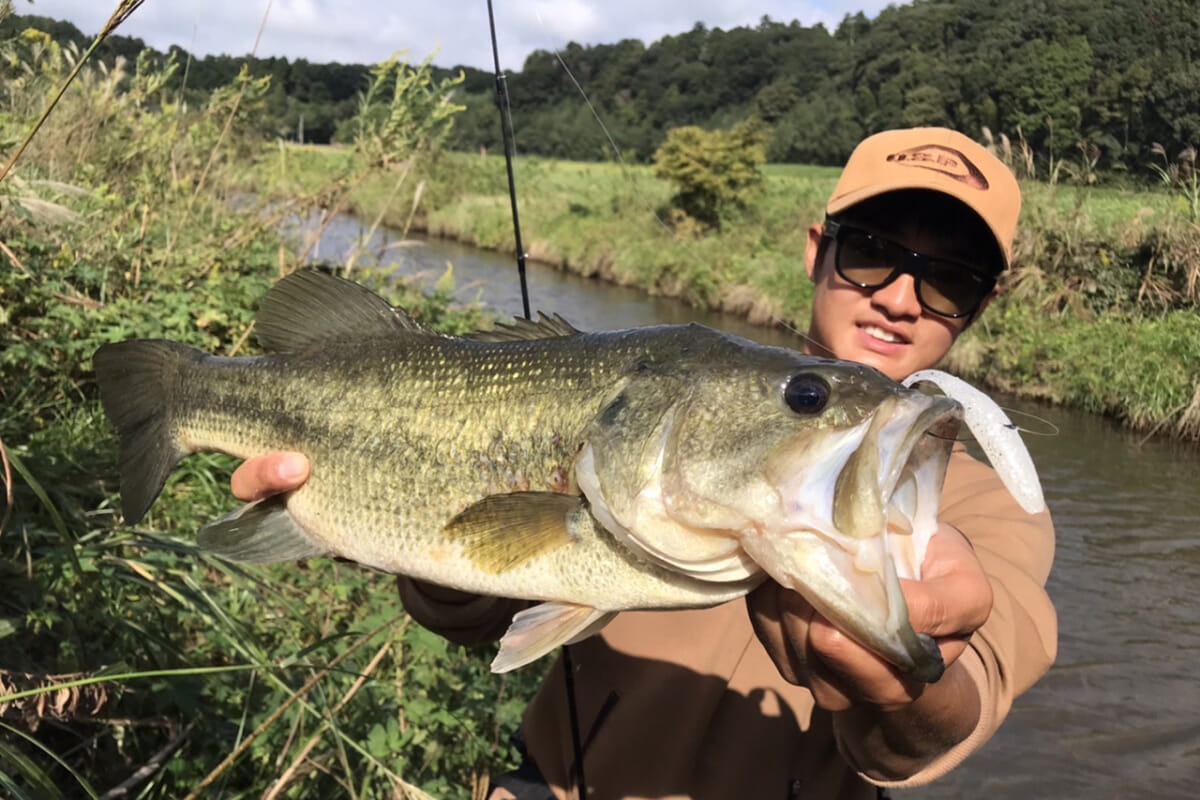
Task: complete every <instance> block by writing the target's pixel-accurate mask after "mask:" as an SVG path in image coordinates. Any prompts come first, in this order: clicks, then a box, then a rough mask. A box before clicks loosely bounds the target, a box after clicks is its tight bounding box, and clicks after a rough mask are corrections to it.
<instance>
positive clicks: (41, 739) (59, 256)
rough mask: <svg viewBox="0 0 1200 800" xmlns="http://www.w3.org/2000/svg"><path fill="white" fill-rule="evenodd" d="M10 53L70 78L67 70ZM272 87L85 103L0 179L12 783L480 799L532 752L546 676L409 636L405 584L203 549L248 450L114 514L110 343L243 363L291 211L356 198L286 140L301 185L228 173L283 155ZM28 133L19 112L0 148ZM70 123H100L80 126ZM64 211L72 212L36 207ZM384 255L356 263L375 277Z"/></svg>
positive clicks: (0, 583) (193, 460) (3, 648)
mask: <svg viewBox="0 0 1200 800" xmlns="http://www.w3.org/2000/svg"><path fill="white" fill-rule="evenodd" d="M10 55H13V56H16V57H18V58H19V59H20V58H24V60H25V62H27V63H28V66H29V67H30V69H31V70H34V71H40V72H41V73H44V74H43V77H44V78H45V81H44V83H45V85H46V86H47V87H49V88H51V89H53V88H55V87H57V86H58V85H60V84H61V79H62V73H61V70H62V64H61V63H59V64H56V63H54V62H53V61H50V60H45V59H39V58H38V57H36V54H34V55H31V54H28V53H17V52H13V53H10ZM89 69H90V68H85V69H84V71H83V74H82V76H81V79H80V80H81V81H83V82H84V83H85V84H86V83H87V82H89V81H93V80H95V79H96V78H97V76H96V74H95V73H92V72H89V71H88V70H89ZM118 77H119V76H118ZM159 77H161V76H159ZM142 79H144V80H147V81H149V82H153V81H154V79H155V75H154V74H151V73H143V74H142ZM119 83H120V81H118V80H114V81H113V82H112V85H118V84H119ZM88 85H90V84H88ZM7 88H9V89H11V88H12V87H11V86H9V87H7ZM261 90H262V87H261V86H253V85H235V86H232V87H229V88H228V90H227V91H222V92H218V93H217V95H218V98H219V99H220V102H216V103H214V105H212V106H211V107H208V108H204V109H194V110H191V111H189V110H187V109H184V108H182V107H179V106H174V105H172V104H170V103H169V102H163V98H162V97H161V96H159V95H155V98H154V102H152V103H150V102H147V99H146V96H144V95H138V94H137V93H136V92H130V93H126V94H114V93H111V92H110V93H103V92H93V91H71V92H67V93H66V94H64V99H63V101H62V102H61V103H60V104H59V106H58V107H57V108H56V109H55V113H54V114H53V115H51V117H50V119H49V121H48V123H47V126H46V128H45V129H44V130H43V131H42V132H41V134H39V136H38V137H35V138H34V140H33V142H32V144H31V146H30V148H29V150H28V151H27V152H26V154H25V156H24V157H23V159H22V161H21V163H20V165H19V168H18V174H19V177H20V178H21V182H20V183H15V182H9V181H6V182H4V183H2V184H0V201H2V202H3V203H4V204H5V209H6V213H5V214H4V215H2V216H0V241H3V242H4V244H5V249H4V250H3V251H0V260H3V262H4V263H3V266H2V267H0V456H2V458H0V462H3V463H0V477H2V476H5V475H6V471H5V470H4V469H3V466H4V463H7V464H8V465H10V466H11V467H12V469H11V474H12V476H13V477H12V480H11V486H10V485H9V484H8V481H7V479H6V478H5V480H4V483H3V484H2V485H0V498H3V499H2V500H0V695H3V696H5V700H6V702H5V703H2V704H0V714H2V715H3V716H2V720H0V795H3V796H5V797H14V798H25V797H97V796H101V795H103V794H104V793H106V792H109V791H111V790H114V789H115V788H117V787H120V786H121V785H122V784H123V783H124V782H125V781H129V780H132V781H133V783H132V784H131V785H130V786H129V793H128V794H127V795H126V796H131V797H140V798H182V797H185V796H189V793H194V792H196V791H197V790H200V789H202V788H203V791H204V794H205V796H211V797H249V796H256V797H257V796H262V795H263V794H264V792H266V791H268V790H269V789H272V787H277V788H279V789H280V790H281V791H283V792H284V794H283V795H282V796H286V797H290V798H303V797H314V798H324V797H331V796H339V797H342V796H344V797H356V798H364V800H365V799H367V798H392V797H396V796H402V795H403V796H416V795H413V794H412V793H413V792H418V791H420V790H423V791H425V792H428V793H431V794H434V795H436V796H438V797H446V798H453V797H463V798H465V797H468V796H470V794H471V790H472V786H473V784H474V783H476V782H478V780H479V779H480V777H481V776H482V775H485V774H487V773H488V772H489V771H492V770H497V769H503V768H505V767H506V766H508V765H510V764H511V763H512V761H513V759H514V752H513V749H512V746H511V744H510V742H509V740H508V733H509V732H510V731H512V730H513V729H514V728H515V726H516V725H517V722H518V718H519V715H520V713H521V710H522V709H523V707H524V702H525V699H526V698H527V697H528V696H529V694H530V693H531V691H532V690H533V688H534V686H536V684H537V683H538V679H539V674H538V669H537V668H536V667H535V668H534V669H532V670H525V671H521V672H520V673H518V674H516V675H514V676H511V677H505V678H498V677H496V676H493V675H491V674H490V671H489V669H488V666H487V662H488V659H489V657H490V653H489V652H486V651H484V652H480V651H472V650H468V649H465V648H461V647H456V646H452V645H449V644H448V643H447V642H446V641H445V640H444V639H442V638H440V637H437V636H434V635H433V634H430V633H429V632H428V631H425V630H423V629H421V628H420V627H419V626H417V625H414V624H410V623H409V622H408V619H407V617H406V616H405V615H404V613H403V610H402V608H401V606H400V603H399V597H398V593H397V591H396V587H395V583H394V579H393V578H392V577H391V576H388V575H383V574H379V573H374V572H371V571H369V570H365V569H362V568H359V567H357V566H355V565H348V564H341V563H338V562H335V561H332V560H314V561H311V562H307V563H303V564H282V565H273V566H268V567H238V566H232V565H230V564H227V563H225V562H222V561H220V560H217V559H213V558H210V557H209V556H207V555H206V554H204V553H203V552H201V551H199V550H198V549H197V547H196V545H195V535H194V534H195V531H196V529H197V527H198V526H199V525H200V524H202V523H203V522H204V521H207V520H211V519H213V518H215V517H217V516H219V515H221V514H224V513H225V512H227V511H229V510H231V509H232V508H233V507H235V506H236V502H235V501H233V499H232V498H231V497H230V494H229V474H230V471H231V469H232V467H233V462H232V461H231V459H228V458H225V457H221V456H217V455H212V454H203V455H195V456H191V457H189V458H187V459H185V460H184V462H183V463H182V464H181V465H180V468H179V469H178V470H177V471H176V472H175V473H174V474H173V475H172V476H171V478H170V480H169V481H168V482H167V485H166V487H165V488H164V491H163V493H162V496H161V497H160V498H159V499H158V501H157V502H156V503H155V505H154V507H153V509H152V510H151V512H150V514H149V515H148V516H147V517H146V518H145V519H144V520H142V521H141V523H139V524H138V525H137V526H136V527H131V526H129V525H126V524H124V523H123V522H122V521H121V518H120V515H119V513H118V512H117V508H118V506H119V504H118V495H117V489H118V478H117V474H116V469H117V463H118V459H117V452H116V443H115V440H114V435H113V432H112V430H111V428H110V426H109V424H108V422H107V421H106V420H105V418H104V416H103V414H102V413H101V411H100V407H99V403H98V401H97V397H96V387H95V385H94V379H93V375H92V373H91V357H92V354H93V353H94V352H95V350H96V348H97V347H98V346H100V345H101V344H102V343H105V342H110V341H117V340H122V339H128V338H144V337H164V338H170V339H174V340H177V341H182V342H186V343H188V344H191V345H193V346H195V347H198V348H200V349H202V350H204V351H206V352H212V353H231V352H234V351H237V352H240V353H245V352H252V351H253V347H254V343H253V339H252V338H250V337H248V334H249V333H250V325H251V319H252V316H253V313H254V310H255V308H256V307H257V305H258V303H259V301H260V300H261V297H262V295H263V294H264V292H265V290H266V288H267V287H268V286H269V285H270V284H271V282H272V281H273V280H274V279H275V278H276V277H277V276H278V275H279V274H280V273H281V271H284V270H287V269H289V268H291V267H293V266H295V265H296V264H297V263H298V262H299V257H300V253H299V252H298V249H297V247H296V243H291V242H286V241H282V240H281V239H280V236H279V234H278V232H277V222H278V221H279V220H280V219H281V218H282V217H284V216H285V215H287V214H292V213H306V212H307V211H308V210H310V209H311V208H312V207H314V206H316V205H325V206H326V207H328V206H329V205H332V204H335V203H337V202H338V199H339V198H340V197H341V196H343V195H344V194H345V193H346V192H347V191H348V190H349V188H350V187H352V186H355V185H361V181H359V179H358V176H359V175H360V174H361V173H359V172H357V171H356V170H357V167H358V166H359V162H358V161H357V160H356V159H355V158H354V157H353V156H352V155H351V154H350V153H348V152H345V151H343V152H337V151H332V150H322V151H321V152H320V153H314V152H310V151H308V150H305V149H301V148H294V149H285V150H282V151H281V150H280V149H279V148H277V147H276V148H274V149H273V150H272V155H273V159H264V160H262V168H263V169H264V170H265V171H266V172H267V173H269V175H268V177H267V178H266V180H269V181H270V182H271V183H272V184H274V185H276V186H278V187H279V189H278V190H277V191H278V193H280V194H282V193H285V192H286V193H288V194H290V195H294V196H295V197H296V200H295V202H292V203H285V204H279V203H267V202H266V200H265V198H264V201H263V202H262V203H259V204H257V205H251V206H249V207H247V206H246V202H245V194H244V191H243V190H242V189H241V188H239V184H238V182H237V181H236V180H235V178H240V177H243V176H244V174H245V172H246V171H247V170H248V169H249V158H248V155H249V154H251V153H254V154H256V155H257V154H259V153H261V152H262V148H263V147H264V144H263V143H262V141H261V140H260V139H257V138H255V137H254V136H252V135H250V133H249V132H248V131H247V130H246V127H247V126H248V125H249V123H250V122H252V121H253V119H254V115H255V108H256V106H255V104H256V102H258V101H259V100H260V99H261ZM0 94H2V95H4V96H5V97H11V96H12V94H11V93H0ZM23 99H25V100H28V98H23ZM28 105H29V107H30V108H31V109H34V111H33V112H31V113H36V111H40V109H41V107H42V104H41V103H37V102H29V103H28ZM235 109H236V111H235ZM31 121H32V120H31V119H30V117H29V116H27V115H25V116H22V115H21V114H18V113H16V112H15V110H14V109H12V108H3V109H0V139H4V140H5V141H15V140H17V139H18V138H19V136H20V135H21V134H22V133H23V132H24V130H26V129H27V126H28V125H29V124H31ZM230 122H232V124H231V125H230V126H229V131H228V133H224V132H223V131H225V129H226V125H227V123H230ZM78 130H86V131H89V132H90V133H89V136H88V137H85V138H83V139H82V140H81V139H79V138H78V137H74V138H73V137H69V136H66V135H64V134H63V131H78ZM375 145H376V147H377V150H378V147H379V146H385V147H386V146H388V142H387V141H386V140H385V139H383V138H379V137H377V138H376V140H375ZM396 174H397V173H395V172H392V173H390V174H389V175H388V177H389V178H392V179H394V177H395V175H396ZM64 186H68V187H70V190H69V191H64V190H63V189H62V187H64ZM38 192H43V193H45V192H53V194H52V195H49V194H38ZM47 198H52V199H53V200H54V201H55V202H58V203H61V204H63V207H65V208H67V209H68V210H69V211H70V212H72V216H71V218H70V222H69V224H58V223H56V222H55V221H54V219H55V218H56V216H59V215H57V214H45V213H43V212H44V211H45V208H46V206H45V204H44V203H42V202H39V201H43V200H45V199H47ZM226 199H231V200H233V201H234V202H232V203H227V202H225V201H226ZM370 266H371V265H370V264H369V263H366V264H363V265H361V268H362V271H361V272H360V273H358V277H359V278H360V279H361V280H364V281H368V282H371V283H372V284H379V283H380V281H379V279H378V278H377V277H376V276H375V275H374V274H373V273H372V272H371V270H370ZM379 288H381V289H383V290H384V291H385V292H386V293H387V294H388V296H389V297H391V298H392V299H393V301H394V302H396V303H399V304H402V305H405V306H406V307H408V308H409V309H410V310H412V311H413V313H414V314H416V315H417V316H418V317H420V318H421V319H423V320H424V321H426V322H428V323H430V324H432V325H434V326H435V327H437V328H438V329H440V330H445V331H461V330H463V329H469V328H473V327H475V326H476V325H477V324H478V322H479V314H478V312H477V311H476V310H473V309H462V310H454V309H449V308H448V307H447V306H448V303H447V296H446V294H445V293H444V292H438V291H433V292H431V293H429V294H425V293H422V292H420V291H418V290H414V289H407V288H405V287H382V286H380V287H379ZM6 489H11V491H12V504H11V508H10V507H9V503H8V498H7V497H6V496H5V492H4V491H3V490H6ZM10 511H11V515H9V514H7V512H10ZM542 666H543V667H544V666H547V665H542Z"/></svg>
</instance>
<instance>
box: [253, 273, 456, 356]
mask: <svg viewBox="0 0 1200 800" xmlns="http://www.w3.org/2000/svg"><path fill="white" fill-rule="evenodd" d="M254 327H255V332H256V334H257V336H258V342H259V344H261V345H262V346H263V348H264V349H266V350H269V351H271V352H274V353H296V352H303V351H305V350H309V349H310V348H312V347H314V346H316V345H321V344H326V343H328V342H335V341H342V342H344V341H355V340H360V339H374V338H378V337H380V336H392V335H396V334H399V333H406V332H408V333H424V334H428V335H431V336H436V335H438V334H435V333H434V332H433V331H432V330H431V329H429V328H428V327H426V326H424V325H422V324H421V323H419V322H417V321H416V320H414V319H412V318H411V317H409V316H408V315H407V314H405V313H404V311H402V310H401V309H398V308H395V307H393V306H392V304H391V303H389V302H388V301H387V300H384V299H383V298H382V297H380V296H379V295H377V294H375V293H374V292H372V291H371V290H370V289H367V288H366V287H365V286H360V285H358V284H357V283H354V282H353V281H348V280H346V279H345V278H339V277H337V276H336V275H330V274H328V273H326V272H320V271H318V270H313V269H306V270H301V271H299V272H293V273H292V274H291V275H287V276H285V277H284V278H282V279H281V280H280V281H279V282H278V283H276V284H275V285H274V286H273V287H271V290H270V291H269V292H267V295H266V297H264V298H263V301H262V305H261V306H259V309H258V315H257V316H256V317H255V318H254Z"/></svg>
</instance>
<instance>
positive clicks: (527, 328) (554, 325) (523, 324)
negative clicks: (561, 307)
mask: <svg viewBox="0 0 1200 800" xmlns="http://www.w3.org/2000/svg"><path fill="white" fill-rule="evenodd" d="M577 333H580V331H579V330H578V329H577V328H576V327H575V326H574V325H572V324H571V323H569V322H567V321H566V320H565V319H563V318H562V317H560V316H559V315H558V314H553V315H550V316H547V315H546V313H545V312H544V311H539V312H538V319H537V322H534V321H533V320H528V319H520V318H517V319H514V320H513V321H512V322H498V323H496V327H494V328H492V329H491V330H488V331H475V332H474V333H468V334H467V335H466V336H464V337H463V338H464V339H470V340H471V341H474V342H521V341H527V340H530V339H558V338H560V337H563V336H574V335H576V334H577Z"/></svg>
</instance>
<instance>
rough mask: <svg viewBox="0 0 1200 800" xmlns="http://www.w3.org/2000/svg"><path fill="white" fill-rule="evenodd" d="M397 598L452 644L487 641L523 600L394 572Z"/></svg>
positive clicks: (501, 629)
mask: <svg viewBox="0 0 1200 800" xmlns="http://www.w3.org/2000/svg"><path fill="white" fill-rule="evenodd" d="M396 585H397V587H398V588H399V589H400V601H401V602H402V603H403V604H404V610H405V611H407V612H408V615H409V616H410V617H412V618H413V619H415V620H416V621H417V622H419V623H421V625H423V626H425V627H426V628H428V629H429V630H431V631H433V632H434V633H436V634H438V635H439V636H444V637H446V638H447V639H449V640H450V641H452V642H454V643H455V644H462V645H468V646H474V645H481V644H489V643H491V642H494V641H496V640H497V639H499V638H500V637H501V636H502V635H503V634H504V632H505V631H506V630H508V626H509V624H510V623H511V622H512V618H513V615H514V614H516V613H517V612H518V611H520V610H521V609H523V608H525V607H526V606H528V605H529V603H528V602H527V601H525V600H510V599H507V598H502V597H487V596H485V595H477V594H468V593H466V592H459V591H456V590H454V589H447V588H445V587H442V586H437V585H436V584H432V583H424V582H423V581H417V580H413V579H412V578H406V577H404V576H403V575H398V576H396Z"/></svg>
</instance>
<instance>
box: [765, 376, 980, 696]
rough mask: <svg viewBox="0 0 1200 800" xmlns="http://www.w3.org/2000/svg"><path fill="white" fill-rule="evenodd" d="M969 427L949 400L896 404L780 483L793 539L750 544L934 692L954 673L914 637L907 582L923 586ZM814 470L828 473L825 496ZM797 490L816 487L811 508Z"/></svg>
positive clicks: (785, 579)
mask: <svg viewBox="0 0 1200 800" xmlns="http://www.w3.org/2000/svg"><path fill="white" fill-rule="evenodd" d="M961 421H962V407H961V406H960V405H959V404H958V403H957V402H955V401H954V400H951V399H950V398H947V397H943V396H927V395H923V394H920V393H917V392H913V393H911V394H905V395H897V396H894V397H891V398H889V399H888V400H886V401H884V402H883V403H882V404H880V407H879V408H878V410H877V411H876V413H875V414H873V415H872V416H871V418H870V419H868V420H866V421H864V422H863V423H861V424H860V425H858V426H856V427H855V428H852V429H849V430H846V431H844V432H843V433H842V434H839V435H838V436H836V437H830V441H829V443H828V444H827V449H826V452H825V453H824V456H823V458H822V459H821V463H820V464H819V465H818V466H816V467H814V465H813V464H812V463H809V464H807V465H804V467H803V469H802V471H801V472H797V470H798V469H801V467H800V465H799V464H794V465H791V466H790V467H789V468H788V471H789V472H790V473H791V474H792V475H793V476H795V477H793V478H792V479H791V480H789V481H783V482H782V483H777V486H778V487H779V489H780V491H781V494H782V496H783V497H784V498H787V501H788V503H787V507H789V508H790V513H789V514H788V515H787V517H786V518H785V519H784V520H783V521H782V523H783V525H784V527H785V528H786V530H785V531H780V532H779V534H776V535H762V534H763V532H759V533H758V534H757V535H748V536H744V537H743V540H742V541H743V546H744V547H745V549H746V550H747V552H749V553H750V555H751V556H752V557H753V558H754V560H755V561H757V562H758V563H759V564H761V565H762V566H763V567H764V569H766V571H767V572H768V574H770V575H771V577H772V578H774V579H775V580H776V581H777V582H778V583H780V584H782V585H784V586H787V587H789V588H792V589H794V590H795V591H798V592H799V593H800V594H802V595H804V596H805V598H806V599H807V600H808V601H809V603H810V604H811V605H812V606H813V607H814V608H815V609H816V610H817V611H818V612H820V613H821V614H822V615H823V616H825V617H826V618H827V619H829V621H830V622H832V623H833V624H834V625H836V626H837V627H838V628H839V629H841V630H842V631H843V632H844V633H846V635H848V636H850V637H851V638H853V639H854V640H855V641H857V642H858V643H859V644H861V645H863V646H864V647H866V648H868V649H870V650H872V651H873V652H875V653H877V654H878V655H879V656H881V657H882V658H884V659H885V660H887V661H888V662H890V663H892V664H894V665H895V666H896V667H898V668H899V669H900V670H901V671H903V672H905V673H907V674H908V675H910V676H912V677H914V678H917V679H920V680H923V681H925V682H927V683H932V682H933V681H936V680H937V679H938V678H939V677H941V674H942V672H943V671H944V665H943V662H942V658H941V654H940V651H939V649H938V647H937V644H936V642H934V640H933V639H932V638H931V637H929V636H927V635H923V634H918V633H916V632H915V631H914V630H913V628H912V625H911V624H910V622H909V618H908V606H907V604H906V603H905V600H904V595H903V593H902V591H901V589H900V578H902V577H904V578H919V577H920V565H921V561H922V560H923V559H924V556H925V549H926V547H927V545H928V542H929V539H930V537H932V536H933V534H934V533H935V532H936V530H937V525H938V523H937V511H938V506H939V504H940V502H941V493H942V483H943V481H944V479H945V476H946V467H947V465H948V463H949V459H950V451H951V449H952V447H953V445H954V439H955V436H956V435H957V433H958V429H959V426H960V424H961ZM814 470H817V471H819V472H820V473H821V478H820V479H819V480H818V481H817V486H816V491H815V492H814V486H813V485H812V481H813V479H814V475H813V473H814ZM789 484H792V486H795V487H796V492H798V490H799V485H800V484H805V485H807V486H808V489H807V490H806V494H807V499H802V498H800V497H799V496H798V494H797V493H796V492H793V491H791V490H790V488H789ZM830 484H832V486H830ZM822 486H824V488H821V487H822ZM814 498H815V499H814ZM822 498H823V499H822Z"/></svg>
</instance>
